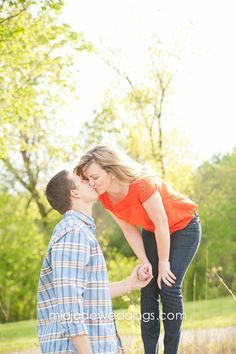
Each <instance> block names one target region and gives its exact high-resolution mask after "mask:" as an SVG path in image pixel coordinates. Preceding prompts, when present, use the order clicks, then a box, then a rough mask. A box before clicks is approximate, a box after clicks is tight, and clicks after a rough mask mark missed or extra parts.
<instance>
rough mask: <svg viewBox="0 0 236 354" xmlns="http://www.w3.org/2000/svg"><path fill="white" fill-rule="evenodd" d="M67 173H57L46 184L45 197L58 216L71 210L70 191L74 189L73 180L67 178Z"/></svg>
mask: <svg viewBox="0 0 236 354" xmlns="http://www.w3.org/2000/svg"><path fill="white" fill-rule="evenodd" d="M68 174H69V172H68V171H65V170H63V171H61V172H59V173H57V174H56V175H55V176H54V177H52V179H50V181H49V182H48V184H47V187H46V191H45V194H46V197H47V200H48V202H49V204H50V205H51V207H52V208H53V209H55V210H57V211H58V212H59V213H60V214H65V212H66V211H67V210H70V208H71V200H70V191H71V190H72V189H75V188H76V185H75V183H74V181H73V180H71V179H69V178H68Z"/></svg>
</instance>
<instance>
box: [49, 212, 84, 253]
mask: <svg viewBox="0 0 236 354" xmlns="http://www.w3.org/2000/svg"><path fill="white" fill-rule="evenodd" d="M90 231H91V230H90V228H89V226H88V225H87V224H86V223H85V222H84V221H83V220H80V219H78V218H75V217H74V216H73V215H67V216H66V217H63V219H62V220H61V221H60V222H59V223H58V224H57V225H56V226H55V228H54V230H53V233H52V236H51V240H50V243H49V248H51V247H53V245H54V244H55V243H56V242H59V241H60V240H62V239H63V238H66V237H67V236H68V235H71V234H73V236H74V237H73V238H71V237H70V240H71V241H74V242H77V241H78V238H80V242H81V241H82V240H83V241H84V242H86V243H89V242H90V240H91V232H90Z"/></svg>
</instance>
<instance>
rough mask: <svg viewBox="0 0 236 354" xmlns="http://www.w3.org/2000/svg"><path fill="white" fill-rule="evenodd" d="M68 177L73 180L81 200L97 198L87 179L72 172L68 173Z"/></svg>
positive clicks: (89, 200)
mask: <svg viewBox="0 0 236 354" xmlns="http://www.w3.org/2000/svg"><path fill="white" fill-rule="evenodd" d="M68 178H70V179H72V180H73V181H74V183H75V185H76V189H77V191H78V193H79V198H80V199H81V201H84V202H91V201H96V200H97V199H98V193H97V192H96V190H95V189H94V188H93V187H91V186H90V185H89V183H88V181H84V180H82V179H81V177H80V176H77V175H75V174H74V173H69V175H68Z"/></svg>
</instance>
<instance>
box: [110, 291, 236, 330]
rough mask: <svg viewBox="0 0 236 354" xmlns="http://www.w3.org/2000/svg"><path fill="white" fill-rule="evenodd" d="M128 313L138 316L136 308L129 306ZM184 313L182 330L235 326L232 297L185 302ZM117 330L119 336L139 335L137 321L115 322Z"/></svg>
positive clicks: (235, 309) (234, 302)
mask: <svg viewBox="0 0 236 354" xmlns="http://www.w3.org/2000/svg"><path fill="white" fill-rule="evenodd" d="M122 311H124V310H120V311H119V310H118V311H116V315H117V314H118V318H119V317H120V316H121V315H120V312H122ZM130 311H131V312H134V313H135V314H136V316H138V315H139V308H138V307H136V308H134V307H132V306H131V307H130ZM184 312H185V314H186V318H185V320H184V322H183V329H197V328H219V327H229V326H235V325H236V301H235V300H234V299H233V298H232V297H225V298H219V299H213V300H207V301H195V302H186V303H185V309H184ZM134 317H135V316H134ZM116 318H117V317H116ZM117 329H118V332H119V333H120V334H121V336H122V335H127V332H128V331H129V333H131V334H132V335H139V334H140V325H139V320H134V321H123V320H117Z"/></svg>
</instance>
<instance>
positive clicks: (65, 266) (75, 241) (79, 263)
mask: <svg viewBox="0 0 236 354" xmlns="http://www.w3.org/2000/svg"><path fill="white" fill-rule="evenodd" d="M51 256H52V271H53V280H54V288H55V297H56V301H57V307H56V308H57V316H58V317H59V318H58V320H59V322H60V323H61V326H62V329H63V335H64V336H65V337H71V336H75V335H82V334H88V331H87V327H86V324H85V321H84V305H83V302H84V301H83V295H84V291H85V288H86V283H87V271H86V266H87V264H88V262H89V259H90V245H89V240H88V238H87V237H86V234H85V233H84V232H83V231H77V232H76V231H71V232H69V233H67V234H66V235H64V236H63V237H62V238H61V239H60V240H58V241H57V242H56V243H55V244H54V246H53V248H52V253H51Z"/></svg>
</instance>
